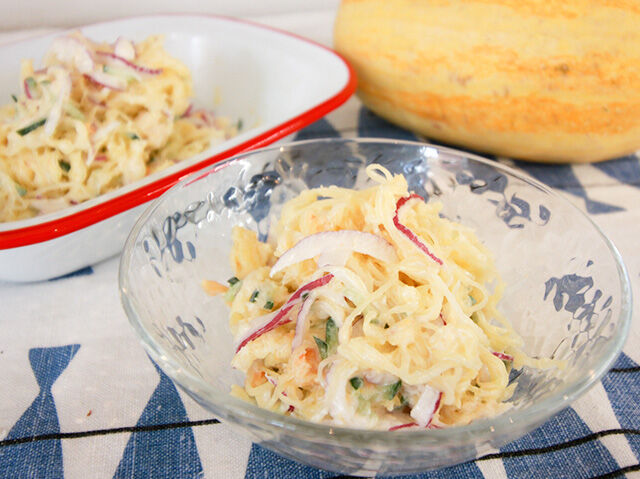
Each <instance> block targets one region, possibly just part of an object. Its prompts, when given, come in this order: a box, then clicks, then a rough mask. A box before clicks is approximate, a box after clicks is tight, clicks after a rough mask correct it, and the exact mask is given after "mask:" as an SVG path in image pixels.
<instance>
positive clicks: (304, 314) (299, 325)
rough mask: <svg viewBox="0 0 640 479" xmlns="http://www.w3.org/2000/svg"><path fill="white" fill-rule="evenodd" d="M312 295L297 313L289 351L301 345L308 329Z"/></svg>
mask: <svg viewBox="0 0 640 479" xmlns="http://www.w3.org/2000/svg"><path fill="white" fill-rule="evenodd" d="M312 294H313V293H312ZM312 294H310V295H309V296H308V297H307V299H305V300H304V302H303V303H302V307H301V308H300V311H298V318H297V319H296V333H295V335H294V336H293V341H291V351H293V350H294V349H296V348H297V347H298V346H300V345H301V344H302V339H303V338H304V335H305V334H306V333H307V331H308V329H309V321H308V319H309V311H310V310H311V305H312V304H313V300H314V299H315V298H313V296H312Z"/></svg>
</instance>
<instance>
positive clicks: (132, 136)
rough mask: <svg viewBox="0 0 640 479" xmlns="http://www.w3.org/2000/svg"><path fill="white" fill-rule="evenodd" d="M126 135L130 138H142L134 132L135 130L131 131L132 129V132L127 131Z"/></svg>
mask: <svg viewBox="0 0 640 479" xmlns="http://www.w3.org/2000/svg"><path fill="white" fill-rule="evenodd" d="M126 135H127V136H128V137H129V138H131V139H132V140H139V139H140V137H139V136H138V135H136V134H135V133H133V132H131V131H130V132H127V133H126Z"/></svg>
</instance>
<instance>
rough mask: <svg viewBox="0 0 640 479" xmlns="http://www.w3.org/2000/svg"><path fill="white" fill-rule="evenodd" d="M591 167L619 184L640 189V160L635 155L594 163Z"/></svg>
mask: <svg viewBox="0 0 640 479" xmlns="http://www.w3.org/2000/svg"><path fill="white" fill-rule="evenodd" d="M593 166H594V168H597V169H598V170H600V171H602V172H603V173H604V174H605V175H607V176H609V177H611V178H613V179H615V180H618V181H619V182H620V183H623V184H625V185H629V186H633V187H635V188H640V160H639V159H638V157H637V156H636V155H629V156H623V157H621V158H616V159H615V160H610V161H603V162H600V163H594V164H593Z"/></svg>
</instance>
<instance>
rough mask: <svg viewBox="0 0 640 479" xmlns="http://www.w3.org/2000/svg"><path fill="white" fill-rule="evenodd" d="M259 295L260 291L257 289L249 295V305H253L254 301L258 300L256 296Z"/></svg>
mask: <svg viewBox="0 0 640 479" xmlns="http://www.w3.org/2000/svg"><path fill="white" fill-rule="evenodd" d="M259 294H260V291H258V290H257V289H256V290H255V291H254V292H253V293H251V297H250V298H249V302H250V303H255V302H256V299H258V295H259Z"/></svg>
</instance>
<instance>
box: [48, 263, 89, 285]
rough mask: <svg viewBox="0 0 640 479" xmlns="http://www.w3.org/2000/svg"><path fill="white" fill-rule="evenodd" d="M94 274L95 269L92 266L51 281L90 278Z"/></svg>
mask: <svg viewBox="0 0 640 479" xmlns="http://www.w3.org/2000/svg"><path fill="white" fill-rule="evenodd" d="M90 274H93V268H92V267H91V266H86V267H84V268H81V269H79V270H77V271H72V272H71V273H67V274H63V275H62V276H58V277H56V278H51V279H50V280H49V281H58V280H61V279H68V278H74V277H76V276H88V275H90Z"/></svg>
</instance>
